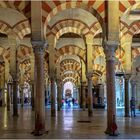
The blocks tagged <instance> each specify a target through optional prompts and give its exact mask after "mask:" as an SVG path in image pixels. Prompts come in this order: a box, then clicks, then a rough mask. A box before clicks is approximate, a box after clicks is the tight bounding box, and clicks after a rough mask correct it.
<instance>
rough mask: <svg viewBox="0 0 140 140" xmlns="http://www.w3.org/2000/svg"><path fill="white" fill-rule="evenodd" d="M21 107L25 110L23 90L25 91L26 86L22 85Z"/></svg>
mask: <svg viewBox="0 0 140 140" xmlns="http://www.w3.org/2000/svg"><path fill="white" fill-rule="evenodd" d="M20 88H21V93H20V94H21V96H20V97H21V107H22V108H23V106H24V92H23V90H24V85H22V86H21V87H20Z"/></svg>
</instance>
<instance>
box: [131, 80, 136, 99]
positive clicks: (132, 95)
mask: <svg viewBox="0 0 140 140" xmlns="http://www.w3.org/2000/svg"><path fill="white" fill-rule="evenodd" d="M131 97H134V98H135V99H136V81H134V80H131Z"/></svg>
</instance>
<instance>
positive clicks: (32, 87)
mask: <svg viewBox="0 0 140 140" xmlns="http://www.w3.org/2000/svg"><path fill="white" fill-rule="evenodd" d="M30 85H31V106H32V111H34V107H35V105H34V81H31V84H30Z"/></svg>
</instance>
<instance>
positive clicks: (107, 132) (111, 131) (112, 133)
mask: <svg viewBox="0 0 140 140" xmlns="http://www.w3.org/2000/svg"><path fill="white" fill-rule="evenodd" d="M104 133H105V134H108V135H109V136H118V135H119V132H118V130H117V129H116V130H115V131H113V130H111V129H110V130H109V128H107V129H106V130H105V132H104Z"/></svg>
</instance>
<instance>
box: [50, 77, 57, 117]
mask: <svg viewBox="0 0 140 140" xmlns="http://www.w3.org/2000/svg"><path fill="white" fill-rule="evenodd" d="M51 75H52V74H51ZM50 80H51V116H52V117H55V116H56V91H55V78H54V77H51V78H50Z"/></svg>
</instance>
